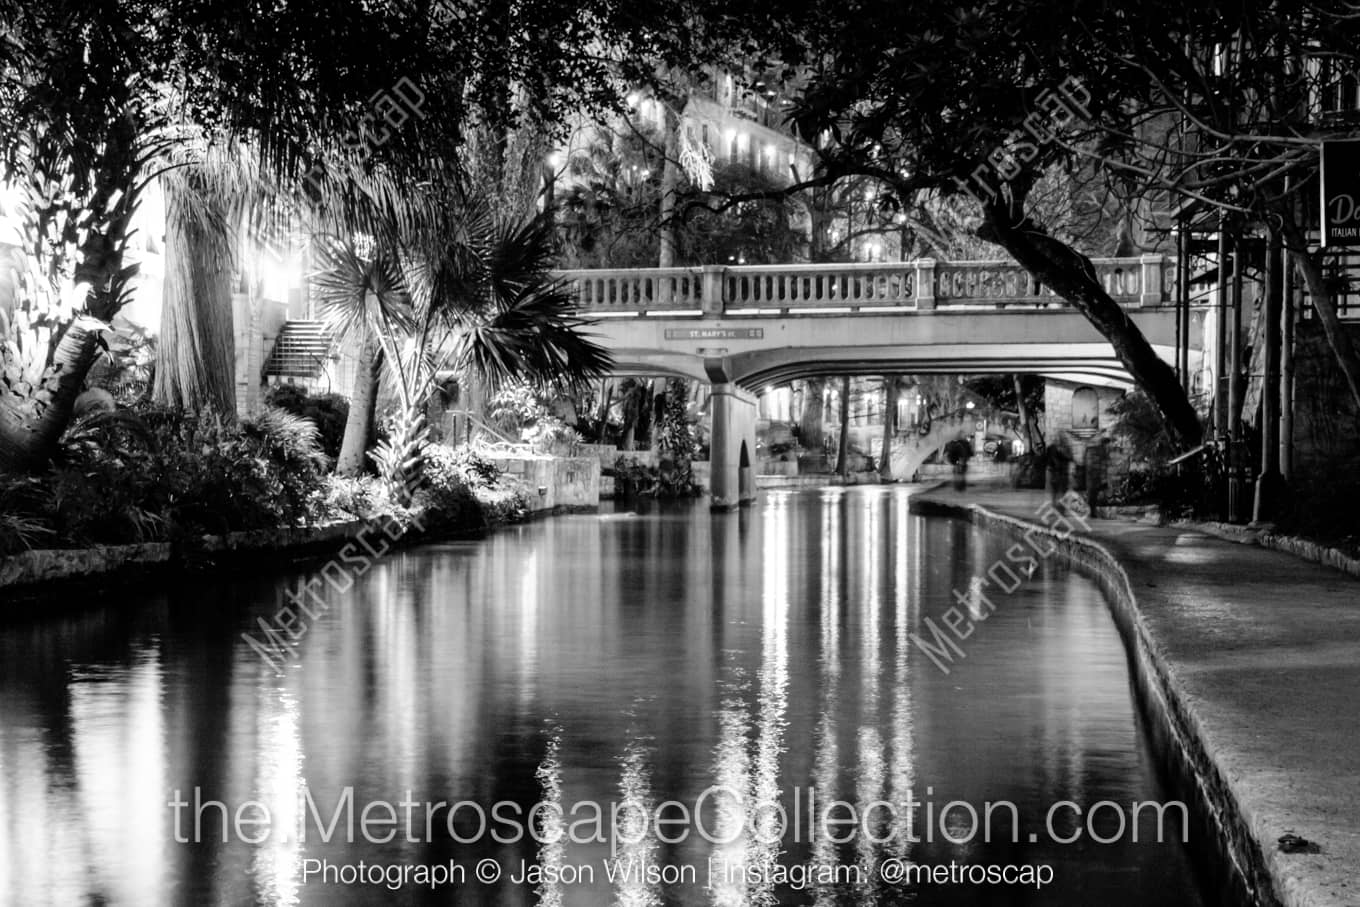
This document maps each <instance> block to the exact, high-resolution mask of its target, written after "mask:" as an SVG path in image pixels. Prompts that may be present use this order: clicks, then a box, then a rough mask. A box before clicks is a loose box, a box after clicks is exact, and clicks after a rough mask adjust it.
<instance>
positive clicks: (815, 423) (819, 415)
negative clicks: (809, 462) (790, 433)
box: [798, 378, 826, 455]
mask: <svg viewBox="0 0 1360 907" xmlns="http://www.w3.org/2000/svg"><path fill="white" fill-rule="evenodd" d="M806 384H807V390H806V391H805V392H804V394H803V411H802V412H801V413H799V414H798V441H799V443H800V444H802V445H803V447H805V448H806V449H808V450H811V451H813V452H815V453H817V454H818V455H821V454H822V451H823V448H822V436H823V434H824V431H823V420H824V419H825V418H826V415H825V413H824V412H823V408H822V402H823V399H824V398H825V396H826V379H825V378H808V379H807V382H806Z"/></svg>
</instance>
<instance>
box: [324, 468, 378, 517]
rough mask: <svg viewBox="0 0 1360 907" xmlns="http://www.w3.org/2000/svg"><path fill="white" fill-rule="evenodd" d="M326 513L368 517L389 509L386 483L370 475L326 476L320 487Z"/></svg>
mask: <svg viewBox="0 0 1360 907" xmlns="http://www.w3.org/2000/svg"><path fill="white" fill-rule="evenodd" d="M322 506H323V507H324V509H325V510H326V512H327V513H335V514H338V515H344V514H348V515H350V516H355V517H359V518H360V519H369V518H370V517H375V516H378V515H379V514H382V513H386V512H388V511H390V510H391V508H392V502H391V500H390V498H389V496H388V494H387V485H386V484H385V483H383V482H381V481H379V480H378V479H375V478H374V477H372V476H359V477H357V478H348V477H345V476H327V477H326V480H325V484H324V486H323V489H322Z"/></svg>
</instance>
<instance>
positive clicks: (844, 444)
mask: <svg viewBox="0 0 1360 907" xmlns="http://www.w3.org/2000/svg"><path fill="white" fill-rule="evenodd" d="M849 474H850V376H849V375H844V376H842V377H841V439H840V443H839V444H838V445H837V446H836V475H838V476H840V477H841V478H842V479H844V478H846V477H847V476H848V475H849Z"/></svg>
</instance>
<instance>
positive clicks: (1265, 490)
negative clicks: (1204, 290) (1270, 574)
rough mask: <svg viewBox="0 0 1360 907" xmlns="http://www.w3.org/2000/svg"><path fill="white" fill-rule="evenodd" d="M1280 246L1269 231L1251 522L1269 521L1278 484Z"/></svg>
mask: <svg viewBox="0 0 1360 907" xmlns="http://www.w3.org/2000/svg"><path fill="white" fill-rule="evenodd" d="M1281 251H1282V246H1281V242H1280V231H1279V230H1270V231H1269V233H1268V234H1267V246H1266V279H1265V291H1266V295H1265V301H1264V309H1263V310H1262V312H1261V316H1262V322H1263V323H1262V330H1261V333H1262V334H1263V338H1262V339H1261V340H1259V341H1258V342H1260V343H1262V344H1264V346H1263V348H1262V351H1263V353H1264V355H1263V356H1262V357H1261V358H1262V360H1263V366H1264V371H1265V375H1264V376H1263V378H1262V382H1261V474H1260V476H1259V477H1257V480H1256V500H1255V503H1254V506H1253V507H1252V521H1253V522H1257V523H1259V522H1261V521H1262V520H1266V519H1269V518H1270V517H1271V516H1272V515H1273V514H1274V512H1275V506H1276V502H1277V500H1278V489H1279V485H1280V471H1279V465H1280V440H1279V439H1280V430H1279V429H1280V426H1279V421H1278V420H1279V408H1280V371H1279V363H1280V351H1279V345H1280V309H1281V302H1282V300H1281V296H1282V295H1283V293H1282V292H1281V285H1282V283H1283V277H1284V275H1283V274H1282V273H1281V271H1282V270H1283V268H1282V260H1281Z"/></svg>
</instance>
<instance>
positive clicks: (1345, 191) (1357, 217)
mask: <svg viewBox="0 0 1360 907" xmlns="http://www.w3.org/2000/svg"><path fill="white" fill-rule="evenodd" d="M1320 182H1321V183H1322V244H1323V245H1324V246H1360V140H1356V139H1349V140H1346V141H1341V142H1323V143H1322V179H1321V180H1320Z"/></svg>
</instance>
